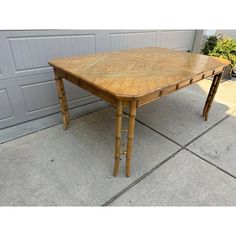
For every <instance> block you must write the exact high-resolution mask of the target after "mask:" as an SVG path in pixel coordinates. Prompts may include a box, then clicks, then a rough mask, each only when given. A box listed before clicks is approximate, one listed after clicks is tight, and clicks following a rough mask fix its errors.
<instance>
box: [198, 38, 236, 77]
mask: <svg viewBox="0 0 236 236" xmlns="http://www.w3.org/2000/svg"><path fill="white" fill-rule="evenodd" d="M202 53H203V54H204V55H209V56H215V57H220V58H224V59H227V60H229V61H230V62H231V73H232V69H233V68H234V67H235V65H236V41H235V40H234V39H232V38H230V37H227V38H225V37H222V36H221V35H218V36H210V37H209V38H208V39H207V41H206V43H205V45H204V47H203V49H202Z"/></svg>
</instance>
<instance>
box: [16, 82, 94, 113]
mask: <svg viewBox="0 0 236 236" xmlns="http://www.w3.org/2000/svg"><path fill="white" fill-rule="evenodd" d="M20 87H21V90H22V94H23V97H24V101H25V106H26V110H27V112H32V111H35V110H39V109H40V110H42V109H46V108H50V107H53V106H56V105H58V104H59V101H58V96H57V91H56V85H55V81H53V80H50V81H43V82H39V83H33V84H26V85H21V86H20ZM65 91H69V93H68V94H67V101H68V102H70V101H73V100H77V101H78V100H79V99H82V98H84V97H88V96H90V95H91V94H90V93H88V92H87V91H85V90H83V89H81V88H78V87H76V86H73V85H72V84H69V82H67V81H66V83H65ZM96 99H98V98H96ZM69 107H70V106H69Z"/></svg>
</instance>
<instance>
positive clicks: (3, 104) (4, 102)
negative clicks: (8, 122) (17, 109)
mask: <svg viewBox="0 0 236 236" xmlns="http://www.w3.org/2000/svg"><path fill="white" fill-rule="evenodd" d="M11 117H13V112H12V107H11V104H10V100H9V97H8V94H7V90H6V89H0V120H3V119H6V118H11Z"/></svg>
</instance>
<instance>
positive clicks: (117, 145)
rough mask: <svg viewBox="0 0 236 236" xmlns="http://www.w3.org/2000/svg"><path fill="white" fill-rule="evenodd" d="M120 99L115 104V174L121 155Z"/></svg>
mask: <svg viewBox="0 0 236 236" xmlns="http://www.w3.org/2000/svg"><path fill="white" fill-rule="evenodd" d="M122 113H123V105H122V101H121V100H118V101H117V106H116V124H115V126H116V127H115V165H114V172H113V175H114V176H117V175H118V171H119V163H120V155H121V153H120V152H121V148H120V147H121V127H122Z"/></svg>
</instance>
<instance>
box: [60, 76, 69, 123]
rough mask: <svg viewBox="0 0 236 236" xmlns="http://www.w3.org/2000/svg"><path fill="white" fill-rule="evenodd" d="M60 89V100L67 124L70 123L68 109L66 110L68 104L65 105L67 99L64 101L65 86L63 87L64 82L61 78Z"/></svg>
mask: <svg viewBox="0 0 236 236" xmlns="http://www.w3.org/2000/svg"><path fill="white" fill-rule="evenodd" d="M60 83H61V90H62V100H63V104H64V108H65V113H66V121H67V125H69V123H70V117H69V111H68V106H67V101H66V93H65V88H64V83H63V80H61V82H60Z"/></svg>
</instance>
